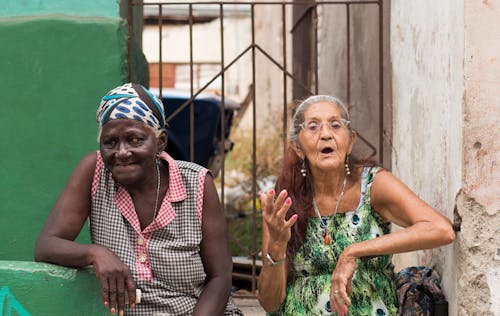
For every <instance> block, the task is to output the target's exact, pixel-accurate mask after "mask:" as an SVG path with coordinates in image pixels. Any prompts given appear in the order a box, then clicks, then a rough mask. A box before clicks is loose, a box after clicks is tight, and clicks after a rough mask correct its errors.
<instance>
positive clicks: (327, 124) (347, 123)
mask: <svg viewBox="0 0 500 316" xmlns="http://www.w3.org/2000/svg"><path fill="white" fill-rule="evenodd" d="M334 122H340V123H341V124H342V125H343V127H346V128H347V129H348V130H350V127H351V121H349V120H346V119H344V118H340V119H335V120H333V121H329V122H316V121H314V120H312V121H309V122H305V121H304V122H302V123H300V124H299V127H300V128H301V129H303V130H304V131H306V132H309V133H311V134H316V133H318V132H320V131H321V129H322V128H323V126H325V125H326V126H327V127H329V128H330V129H331V130H333V131H335V128H334V127H333V126H332V125H331V124H332V123H334ZM306 123H316V124H318V125H319V128H318V130H315V131H313V130H310V129H307V126H306Z"/></svg>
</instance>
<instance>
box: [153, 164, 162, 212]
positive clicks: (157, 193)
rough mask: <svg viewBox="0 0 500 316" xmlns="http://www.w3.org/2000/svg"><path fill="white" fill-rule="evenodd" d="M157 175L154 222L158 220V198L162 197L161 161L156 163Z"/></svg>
mask: <svg viewBox="0 0 500 316" xmlns="http://www.w3.org/2000/svg"><path fill="white" fill-rule="evenodd" d="M156 175H157V177H158V182H157V185H156V200H155V211H154V212H153V220H152V222H153V221H154V220H155V219H156V213H157V212H158V198H159V196H160V161H158V162H157V163H156Z"/></svg>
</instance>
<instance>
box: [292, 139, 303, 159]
mask: <svg viewBox="0 0 500 316" xmlns="http://www.w3.org/2000/svg"><path fill="white" fill-rule="evenodd" d="M290 146H291V147H292V149H293V151H295V154H297V156H299V158H300V159H302V160H304V158H305V154H304V152H303V151H302V149H301V148H300V145H299V143H297V142H291V143H290Z"/></svg>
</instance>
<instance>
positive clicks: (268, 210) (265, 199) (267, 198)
mask: <svg viewBox="0 0 500 316" xmlns="http://www.w3.org/2000/svg"><path fill="white" fill-rule="evenodd" d="M273 201H274V190H273V189H271V190H269V193H267V194H265V193H263V194H262V195H261V202H262V212H263V213H265V214H266V215H271V214H272V213H273Z"/></svg>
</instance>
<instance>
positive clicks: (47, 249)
mask: <svg viewBox="0 0 500 316" xmlns="http://www.w3.org/2000/svg"><path fill="white" fill-rule="evenodd" d="M96 247H100V246H97V245H86V244H79V243H76V242H74V241H70V240H66V239H62V238H58V237H46V238H40V239H39V240H37V243H36V247H35V261H40V262H47V263H54V264H58V265H62V266H66V267H76V268H80V267H85V266H88V265H91V264H93V257H94V255H93V253H94V250H95V248H96Z"/></svg>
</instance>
